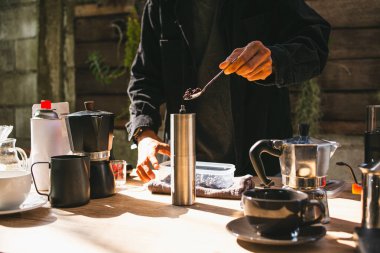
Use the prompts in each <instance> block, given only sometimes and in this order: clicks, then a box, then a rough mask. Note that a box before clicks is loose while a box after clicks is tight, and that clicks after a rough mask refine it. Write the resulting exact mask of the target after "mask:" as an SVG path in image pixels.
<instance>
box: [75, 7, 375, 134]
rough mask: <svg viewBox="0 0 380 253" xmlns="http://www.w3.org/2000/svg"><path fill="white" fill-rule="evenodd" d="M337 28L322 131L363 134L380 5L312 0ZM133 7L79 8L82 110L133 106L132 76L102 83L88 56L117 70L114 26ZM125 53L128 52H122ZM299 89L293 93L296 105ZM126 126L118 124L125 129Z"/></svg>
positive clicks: (325, 82) (371, 95)
mask: <svg viewBox="0 0 380 253" xmlns="http://www.w3.org/2000/svg"><path fill="white" fill-rule="evenodd" d="M307 3H308V4H309V5H310V6H312V7H313V8H314V9H315V10H316V11H317V12H319V13H320V14H321V15H322V16H323V17H324V18H325V19H326V20H327V21H329V22H330V24H331V25H332V27H333V30H332V33H331V37H330V56H329V61H328V63H327V66H326V68H325V70H324V72H323V74H322V75H321V76H320V78H319V83H320V85H321V88H322V97H321V98H322V111H323V118H322V120H321V132H322V133H338V134H362V133H363V132H364V130H365V115H366V111H365V110H366V105H368V104H380V101H379V99H378V98H377V94H378V93H379V92H380V1H379V0H307ZM129 10H130V9H129V7H128V6H123V7H120V6H113V7H112V6H111V7H96V8H95V7H94V6H77V8H76V19H75V39H76V46H75V64H76V92H77V109H78V110H81V109H82V108H83V106H82V104H83V101H85V100H87V99H91V100H95V101H96V103H97V107H98V108H99V109H102V110H107V111H112V112H115V113H116V114H120V113H121V112H122V111H123V110H125V105H126V104H127V94H126V89H127V82H128V79H129V77H128V74H126V75H124V76H122V77H121V78H119V79H117V80H115V81H114V82H113V83H112V84H110V85H101V84H99V83H98V82H96V81H95V80H94V78H93V76H92V75H91V74H90V72H89V70H88V65H87V64H86V60H87V57H88V54H89V53H90V52H93V51H98V52H99V53H100V54H101V55H103V56H104V58H105V61H106V63H107V64H109V65H111V66H113V67H117V66H118V65H119V64H120V63H121V61H120V60H119V61H118V60H117V57H116V52H117V40H118V37H117V33H116V31H115V29H113V28H111V27H110V25H111V24H112V22H114V21H115V20H123V19H125V18H126V16H127V15H128V12H129ZM121 53H122V51H121ZM296 97H297V91H292V101H293V102H294V101H295V99H296ZM123 124H124V122H118V125H119V126H120V127H122V125H123Z"/></svg>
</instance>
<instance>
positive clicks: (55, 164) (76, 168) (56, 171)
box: [31, 155, 90, 207]
mask: <svg viewBox="0 0 380 253" xmlns="http://www.w3.org/2000/svg"><path fill="white" fill-rule="evenodd" d="M40 163H47V164H49V167H50V192H49V193H48V194H46V193H41V192H40V191H39V190H38V186H37V185H36V183H34V186H35V188H36V191H37V192H38V193H39V194H40V195H45V196H48V198H49V200H50V204H51V206H53V207H75V206H81V205H84V204H87V203H88V202H89V201H90V179H89V178H90V158H89V157H88V156H82V155H61V156H53V157H51V162H50V163H49V162H36V163H33V164H32V167H31V171H32V177H33V181H34V182H35V180H34V175H33V166H34V165H36V164H40Z"/></svg>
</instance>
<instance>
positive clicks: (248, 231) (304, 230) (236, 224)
mask: <svg viewBox="0 0 380 253" xmlns="http://www.w3.org/2000/svg"><path fill="white" fill-rule="evenodd" d="M226 228H227V230H228V231H229V232H230V233H231V234H232V235H234V236H236V237H237V238H238V239H240V240H243V241H247V242H252V243H257V244H266V245H296V244H303V243H307V242H314V241H317V240H319V239H321V238H322V237H323V236H325V235H326V229H325V227H324V226H305V227H301V228H300V231H299V234H298V236H296V237H293V238H291V239H289V237H287V236H286V237H284V236H271V237H266V236H261V235H259V234H258V233H256V231H255V230H254V229H253V228H252V227H251V225H250V224H249V223H248V220H247V219H246V218H245V217H241V218H238V219H235V220H233V221H230V222H229V223H228V224H227V225H226Z"/></svg>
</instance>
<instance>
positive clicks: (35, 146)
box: [30, 118, 71, 190]
mask: <svg viewBox="0 0 380 253" xmlns="http://www.w3.org/2000/svg"><path fill="white" fill-rule="evenodd" d="M30 125H31V153H30V162H31V164H33V163H35V162H50V157H52V156H56V155H67V154H70V153H71V151H70V144H69V139H68V136H67V131H66V126H65V122H64V120H63V119H56V120H51V119H38V118H32V119H30ZM33 173H34V178H35V184H36V185H37V187H38V189H39V190H49V189H50V176H49V175H50V171H49V165H48V164H37V165H35V166H34V167H33Z"/></svg>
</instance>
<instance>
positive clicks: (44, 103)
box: [41, 100, 51, 110]
mask: <svg viewBox="0 0 380 253" xmlns="http://www.w3.org/2000/svg"><path fill="white" fill-rule="evenodd" d="M41 109H45V110H50V109H51V101H50V100H41Z"/></svg>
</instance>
